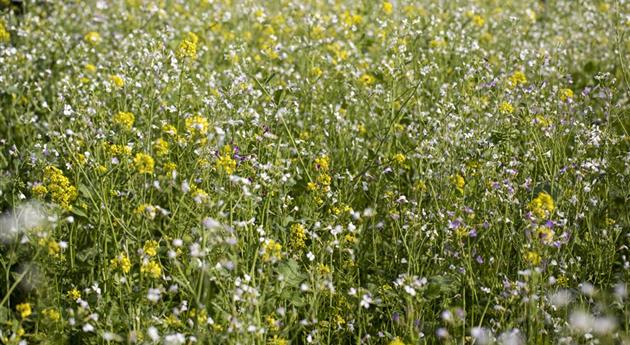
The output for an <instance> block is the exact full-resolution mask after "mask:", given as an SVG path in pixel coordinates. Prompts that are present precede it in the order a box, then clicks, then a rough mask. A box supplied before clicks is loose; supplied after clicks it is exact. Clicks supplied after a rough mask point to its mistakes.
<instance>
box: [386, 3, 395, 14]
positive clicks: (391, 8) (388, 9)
mask: <svg viewBox="0 0 630 345" xmlns="http://www.w3.org/2000/svg"><path fill="white" fill-rule="evenodd" d="M383 12H385V14H386V15H388V16H389V15H390V14H392V12H394V5H392V3H391V2H389V1H384V2H383Z"/></svg>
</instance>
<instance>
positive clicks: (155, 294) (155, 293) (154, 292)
mask: <svg viewBox="0 0 630 345" xmlns="http://www.w3.org/2000/svg"><path fill="white" fill-rule="evenodd" d="M147 299H148V300H149V301H151V302H153V303H157V301H159V300H160V290H159V289H152V288H151V289H149V292H148V293H147Z"/></svg>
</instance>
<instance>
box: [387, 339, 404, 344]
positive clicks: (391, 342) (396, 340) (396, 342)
mask: <svg viewBox="0 0 630 345" xmlns="http://www.w3.org/2000/svg"><path fill="white" fill-rule="evenodd" d="M388 345H405V342H404V341H402V340H400V338H398V337H396V338H394V339H393V340H392V341H390V342H389V344H388Z"/></svg>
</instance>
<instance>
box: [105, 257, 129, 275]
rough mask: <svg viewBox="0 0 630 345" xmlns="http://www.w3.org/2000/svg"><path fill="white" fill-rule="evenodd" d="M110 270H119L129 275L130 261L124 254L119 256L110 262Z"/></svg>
mask: <svg viewBox="0 0 630 345" xmlns="http://www.w3.org/2000/svg"><path fill="white" fill-rule="evenodd" d="M110 264H111V267H112V269H117V268H119V269H120V271H121V272H123V273H129V271H130V270H131V260H129V257H128V256H127V255H125V254H120V255H118V256H117V257H115V258H113V259H111V260H110Z"/></svg>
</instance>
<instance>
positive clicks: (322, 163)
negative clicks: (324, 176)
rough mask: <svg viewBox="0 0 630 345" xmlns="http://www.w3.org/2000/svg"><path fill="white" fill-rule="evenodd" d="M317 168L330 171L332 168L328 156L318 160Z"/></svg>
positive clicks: (316, 162) (316, 160) (316, 161)
mask: <svg viewBox="0 0 630 345" xmlns="http://www.w3.org/2000/svg"><path fill="white" fill-rule="evenodd" d="M315 167H316V168H318V169H320V170H322V171H328V168H330V159H329V158H328V156H327V155H323V156H321V157H318V158H316V159H315Z"/></svg>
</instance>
